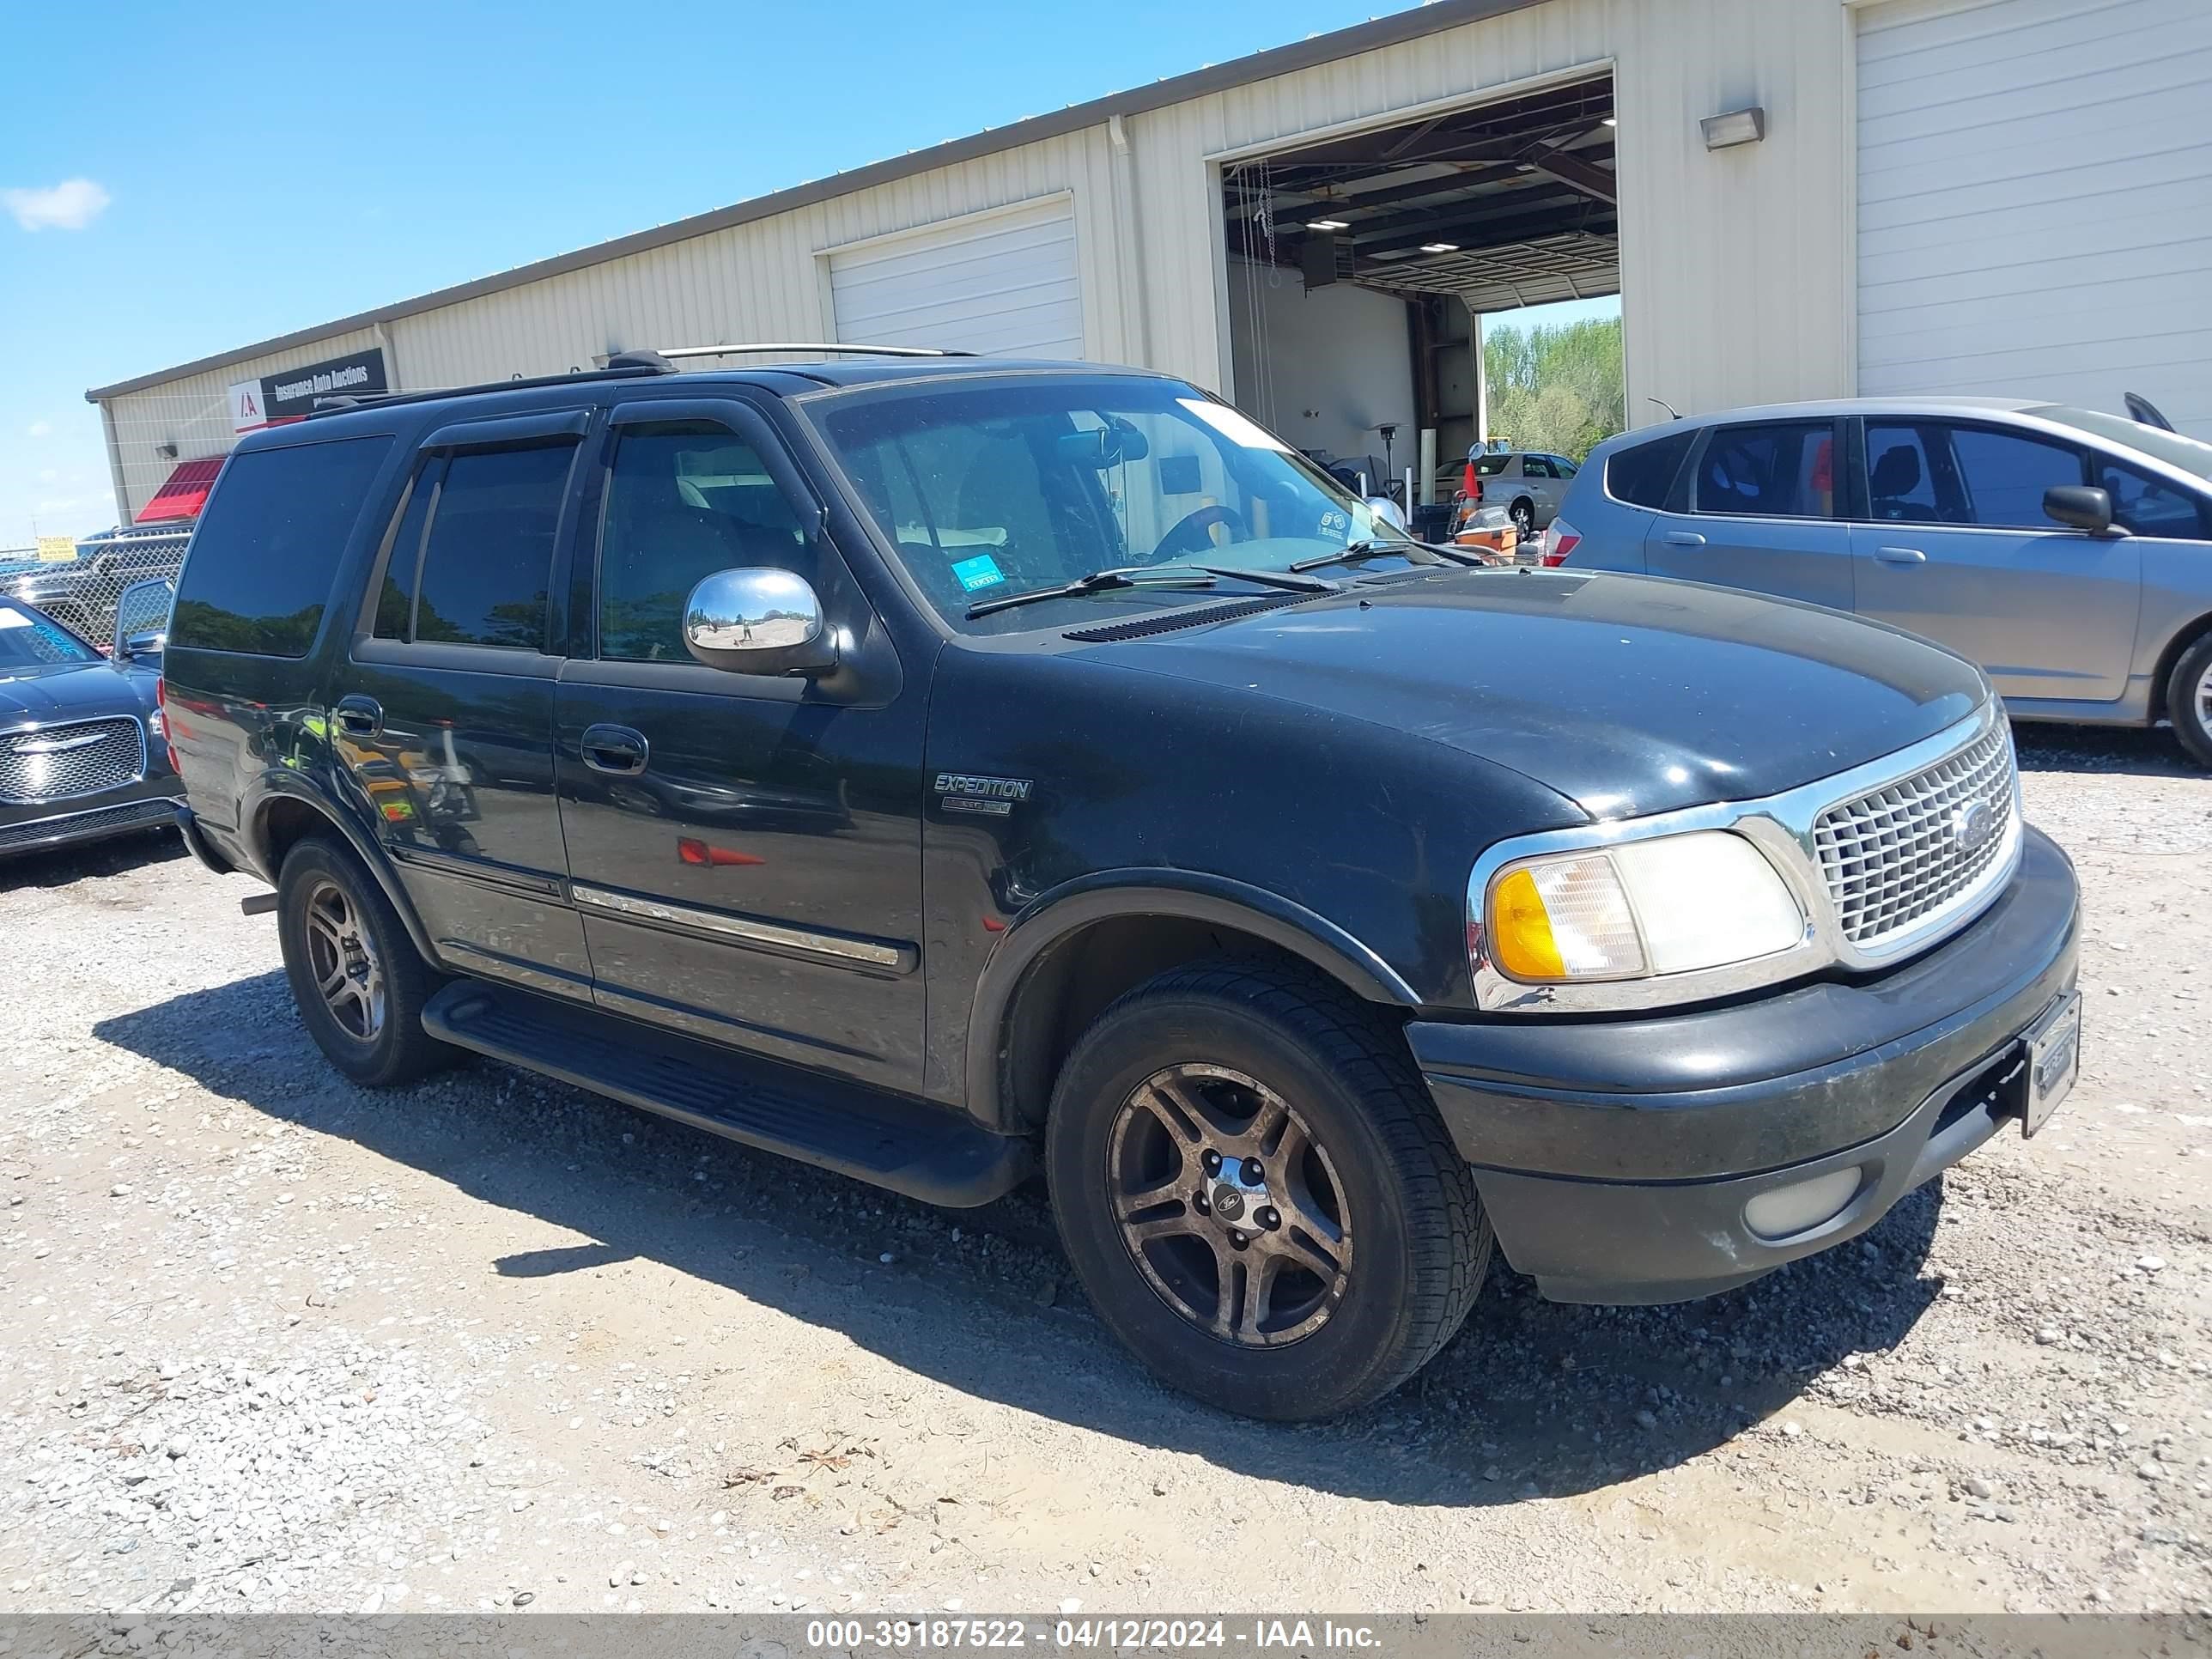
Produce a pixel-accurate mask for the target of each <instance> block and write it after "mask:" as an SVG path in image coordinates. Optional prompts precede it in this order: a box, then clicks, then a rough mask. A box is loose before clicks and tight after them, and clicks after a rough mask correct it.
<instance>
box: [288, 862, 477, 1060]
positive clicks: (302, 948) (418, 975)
mask: <svg viewBox="0 0 2212 1659" xmlns="http://www.w3.org/2000/svg"><path fill="white" fill-rule="evenodd" d="M276 936H277V942H278V944H279V945H280V946H281V947H282V949H283V953H284V973H285V976H286V977H287V978H288V979H289V980H290V981H291V983H292V998H293V1000H294V1001H295V1002H296V1003H298V1004H299V1007H300V1018H301V1022H302V1023H303V1024H305V1025H306V1026H307V1031H308V1034H309V1035H310V1036H313V1038H314V1039H315V1043H316V1046H317V1047H319V1048H321V1049H322V1051H323V1053H324V1054H325V1055H326V1056H328V1057H329V1060H330V1062H331V1065H333V1066H337V1068H338V1070H340V1071H341V1072H343V1073H345V1074H346V1075H347V1076H348V1077H349V1078H351V1079H353V1080H354V1081H355V1082H356V1083H359V1084H363V1085H367V1086H368V1087H370V1088H385V1087H389V1086H391V1085H395V1084H401V1083H411V1082H413V1081H414V1080H415V1079H417V1078H419V1077H422V1076H424V1075H426V1074H427V1073H430V1072H434V1071H436V1070H438V1069H439V1068H440V1067H441V1066H448V1065H451V1064H452V1063H453V1061H454V1060H457V1059H458V1058H459V1051H457V1050H456V1049H454V1048H451V1047H449V1046H447V1044H445V1043H442V1042H438V1041H437V1040H436V1039H435V1037H433V1036H430V1034H429V1033H428V1032H427V1031H425V1030H423V1029H422V1005H423V1004H424V1003H425V1002H427V1001H428V1000H429V999H430V996H431V994H432V993H433V992H435V990H436V989H437V988H438V986H439V984H440V982H441V981H440V980H439V978H438V976H437V975H436V974H435V973H433V972H432V971H431V969H430V967H429V965H428V963H425V962H424V961H423V960H422V957H421V956H420V955H418V954H417V953H416V949H415V944H414V941H413V940H412V939H409V938H408V936H407V929H406V927H405V925H404V923H402V922H401V921H400V920H399V914H398V911H396V910H394V909H393V908H392V902H391V901H390V900H389V899H387V898H386V897H385V896H384V890H383V889H382V888H380V887H379V886H378V885H377V884H376V883H375V882H374V880H372V879H371V878H369V876H368V872H366V871H364V870H363V869H362V867H361V865H360V863H359V861H358V860H356V859H355V858H354V856H353V854H351V853H350V852H348V851H346V850H345V849H343V848H340V847H338V846H337V844H336V843H334V842H328V841H325V840H322V839H321V838H319V837H316V836H310V837H309V838H307V840H304V841H301V842H298V843H296V844H295V846H294V847H293V848H292V849H291V851H290V852H289V853H287V854H285V855H284V866H283V870H282V872H279V874H278V876H277V879H276Z"/></svg>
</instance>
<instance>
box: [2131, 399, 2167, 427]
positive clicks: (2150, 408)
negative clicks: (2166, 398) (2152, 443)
mask: <svg viewBox="0 0 2212 1659" xmlns="http://www.w3.org/2000/svg"><path fill="white" fill-rule="evenodd" d="M2126 397H2127V404H2128V417H2129V419H2130V420H2132V421H2135V422H2138V423H2140V424H2142V425H2143V426H2154V427H2156V428H2158V429H2159V430H2160V432H2171V431H2172V430H2173V422H2172V421H2169V420H2167V419H2166V416H2164V415H2163V414H2161V413H2160V412H2159V407H2158V405H2157V404H2154V403H2153V402H2151V400H2150V399H2149V398H2146V397H2144V396H2143V395H2142V393H2141V392H2129V393H2127V394H2126Z"/></svg>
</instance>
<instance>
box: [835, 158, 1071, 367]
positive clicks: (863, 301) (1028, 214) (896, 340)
mask: <svg viewBox="0 0 2212 1659" xmlns="http://www.w3.org/2000/svg"><path fill="white" fill-rule="evenodd" d="M829 292H830V300H831V304H832V306H833V307H834V308H835V311H836V319H837V337H838V339H839V340H841V341H842V342H844V343H846V344H848V345H921V346H941V347H944V348H945V349H957V350H961V351H975V352H984V353H988V354H989V355H991V356H1022V357H1080V356H1083V285H1082V281H1081V279H1080V277H1079V276H1078V274H1077V270H1076V263H1075V212H1074V209H1073V205H1072V204H1070V202H1069V201H1068V199H1067V198H1066V197H1053V198H1051V199H1050V200H1048V201H1042V202H1032V203H1027V204H1024V205H1022V206H1020V207H1017V208H1009V209H1007V210H1004V211H1002V212H998V213H987V214H977V215H973V216H969V217H966V218H963V219H958V220H955V221H953V222H951V223H949V224H944V225H935V226H932V227H930V228H927V229H924V230H917V231H911V232H908V233H907V234H902V235H899V236H896V237H890V238H885V239H884V240H878V241H872V242H869V243H866V244H865V245H863V246H860V247H855V248H846V249H841V250H839V251H838V252H833V253H832V254H830V256H829Z"/></svg>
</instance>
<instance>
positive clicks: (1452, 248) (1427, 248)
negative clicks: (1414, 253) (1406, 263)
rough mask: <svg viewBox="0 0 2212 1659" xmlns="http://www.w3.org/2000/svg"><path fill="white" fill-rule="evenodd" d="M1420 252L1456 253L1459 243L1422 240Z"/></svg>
mask: <svg viewBox="0 0 2212 1659" xmlns="http://www.w3.org/2000/svg"><path fill="white" fill-rule="evenodd" d="M1421 252H1424V253H1456V252H1459V244H1458V243H1457V242H1424V243H1422V244H1421Z"/></svg>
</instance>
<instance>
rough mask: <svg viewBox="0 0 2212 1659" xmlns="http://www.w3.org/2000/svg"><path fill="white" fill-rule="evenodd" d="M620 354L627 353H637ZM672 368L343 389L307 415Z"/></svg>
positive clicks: (626, 367)
mask: <svg viewBox="0 0 2212 1659" xmlns="http://www.w3.org/2000/svg"><path fill="white" fill-rule="evenodd" d="M619 355H620V356H625V357H627V356H635V355H637V354H635V353H623V354H619ZM671 372H672V370H671V369H670V368H650V367H648V366H647V365H645V364H642V363H629V362H624V363H623V364H622V365H621V366H620V367H617V366H616V365H615V364H613V363H610V364H609V365H608V366H607V367H606V368H578V369H571V370H570V371H569V372H568V374H533V375H529V376H527V377H526V376H524V375H520V374H518V375H516V376H515V377H514V378H513V380H485V381H483V382H482V383H481V384H479V385H477V386H426V387H424V388H423V389H422V391H420V392H369V393H367V394H363V393H361V392H342V393H338V394H337V395H335V396H330V397H322V398H316V399H315V403H314V407H313V408H312V409H310V410H308V411H307V419H308V420H311V421H312V420H315V419H317V418H318V417H319V416H325V415H343V414H345V413H346V412H347V411H348V410H354V409H368V408H377V409H381V408H383V407H385V406H386V404H420V403H428V402H430V401H431V400H432V399H434V398H468V397H473V396H475V395H476V394H477V393H479V392H527V391H529V390H531V389H532V387H535V386H573V385H574V384H575V383H576V382H578V381H579V380H637V379H640V378H641V377H642V376H645V375H648V374H669V373H671Z"/></svg>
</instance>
